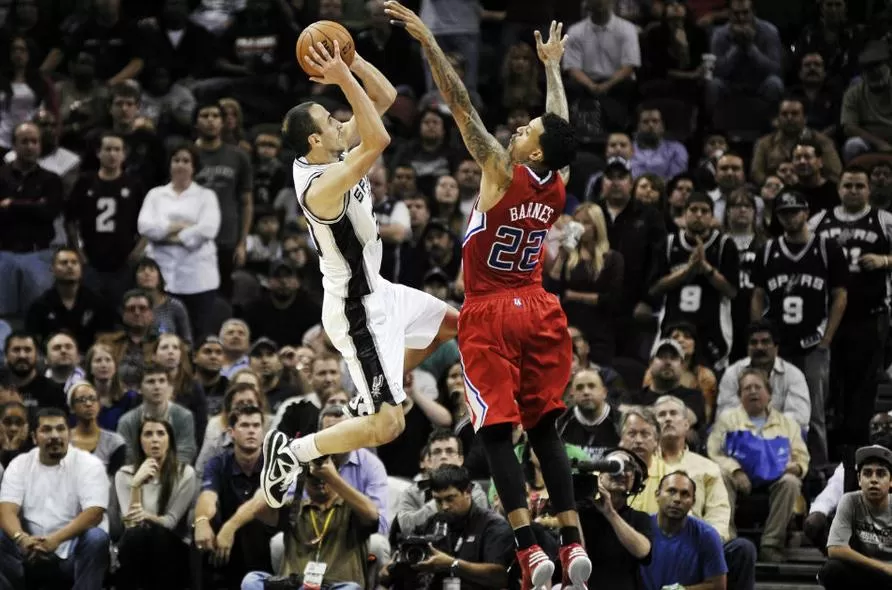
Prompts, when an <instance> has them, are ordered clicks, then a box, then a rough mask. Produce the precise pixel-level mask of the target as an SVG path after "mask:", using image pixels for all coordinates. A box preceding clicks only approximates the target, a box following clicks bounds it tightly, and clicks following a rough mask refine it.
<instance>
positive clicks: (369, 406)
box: [344, 393, 375, 418]
mask: <svg viewBox="0 0 892 590" xmlns="http://www.w3.org/2000/svg"><path fill="white" fill-rule="evenodd" d="M344 412H345V413H346V414H348V415H349V416H350V417H351V418H357V417H359V416H371V415H372V414H374V413H375V405H374V404H373V403H371V402H370V401H369V400H368V399H366V397H365V396H363V395H361V394H359V393H357V394H356V395H354V396H353V397H352V398H350V401H348V402H347V405H346V406H344Z"/></svg>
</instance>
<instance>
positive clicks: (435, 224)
mask: <svg viewBox="0 0 892 590" xmlns="http://www.w3.org/2000/svg"><path fill="white" fill-rule="evenodd" d="M432 231H441V232H443V233H447V234H448V233H451V232H450V231H449V226H448V225H446V222H445V221H443V220H442V219H431V220H430V221H428V222H427V227H425V228H424V234H423V235H422V236H421V241H422V242H423V241H424V239H425V238H426V237H427V234H428V233H430V232H432Z"/></svg>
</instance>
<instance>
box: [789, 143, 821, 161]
mask: <svg viewBox="0 0 892 590" xmlns="http://www.w3.org/2000/svg"><path fill="white" fill-rule="evenodd" d="M798 147H810V148H811V149H813V150H815V156H816V157H818V158H822V157H824V150H823V149H822V148H821V144H819V143H818V142H816V141H813V140H811V139H800V140H799V141H797V142H796V143H794V144H793V149H791V150H790V158H791V159H792V157H793V153H794V152H795V151H796V148H798Z"/></svg>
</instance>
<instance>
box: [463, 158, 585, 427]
mask: <svg viewBox="0 0 892 590" xmlns="http://www.w3.org/2000/svg"><path fill="white" fill-rule="evenodd" d="M565 202H566V191H565V188H564V182H563V180H562V179H561V177H560V175H559V174H558V173H557V172H549V173H547V174H546V175H545V176H544V177H542V178H540V177H538V176H537V175H536V173H535V172H533V171H532V170H531V169H530V168H528V167H527V166H523V165H518V166H515V167H514V173H513V177H512V181H511V184H510V185H509V186H508V188H507V190H506V191H505V194H504V195H503V197H502V199H501V200H500V201H499V202H498V203H497V204H496V205H495V206H494V207H492V208H491V209H489V210H488V211H485V212H482V211H478V210H477V206H479V202H478V204H477V205H476V206H475V208H474V211H473V213H472V214H471V219H470V222H469V223H468V229H467V232H466V234H465V238H464V242H463V244H462V246H463V248H462V267H463V273H464V283H465V303H464V305H463V306H462V309H461V314H460V315H459V320H458V345H459V351H460V353H461V359H462V366H463V368H464V376H465V385H466V388H465V392H466V393H465V395H466V396H467V403H468V408H469V410H470V413H471V421H472V424H473V426H474V429H475V431H476V430H479V429H480V428H481V427H483V426H489V425H493V424H501V423H513V424H517V423H520V424H522V425H523V427H524V429H529V428H532V427H533V426H535V425H536V423H538V421H539V419H540V418H541V417H542V416H543V415H545V414H547V413H548V412H550V411H552V410H562V409H564V404H563V401H562V397H563V393H564V389H565V387H566V385H567V381H568V380H569V378H570V366H571V364H572V360H573V353H572V344H571V342H570V335H569V332H568V330H567V318H566V316H565V315H564V311H563V310H562V309H561V305H560V301H559V300H558V298H557V297H556V296H555V295H553V294H551V293H548V292H546V291H545V289H544V288H543V287H542V248H543V246H544V243H545V236H546V234H547V233H548V230H549V229H550V228H551V226H552V225H553V224H554V222H555V221H557V219H558V218H559V217H560V215H561V214H562V213H563V210H564V204H565Z"/></svg>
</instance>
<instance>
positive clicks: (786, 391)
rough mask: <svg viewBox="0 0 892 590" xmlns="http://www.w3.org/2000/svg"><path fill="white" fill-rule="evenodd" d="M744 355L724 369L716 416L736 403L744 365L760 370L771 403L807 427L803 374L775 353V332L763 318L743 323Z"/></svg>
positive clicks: (807, 403)
mask: <svg viewBox="0 0 892 590" xmlns="http://www.w3.org/2000/svg"><path fill="white" fill-rule="evenodd" d="M746 334H747V341H748V342H747V356H746V357H745V358H742V359H740V360H739V361H737V362H736V363H734V364H733V365H731V366H730V367H728V370H727V371H725V374H724V375H722V381H721V383H720V384H719V400H718V409H717V411H716V416H718V415H720V414H722V413H723V412H726V411H728V410H731V409H733V408H737V407H740V396H739V394H738V391H739V380H740V376H741V375H742V374H743V372H744V371H745V370H747V369H748V368H753V369H759V370H761V371H763V372H764V373H765V374H766V375H768V378H769V380H770V382H771V406H772V407H773V408H774V409H776V410H778V411H779V412H781V413H782V414H785V415H787V416H789V417H790V418H792V419H793V420H795V421H796V423H797V424H799V426H800V428H802V430H803V432H807V431H808V423H809V416H810V415H811V398H810V397H809V391H808V383H807V382H806V380H805V374H803V372H802V371H800V370H799V369H798V368H797V367H796V365H794V364H793V363H791V362H789V361H786V360H784V359H783V358H781V357H780V356H779V355H778V341H777V332H776V331H775V328H774V325H773V324H772V323H771V322H769V321H767V320H759V321H756V322H753V323H751V324H750V325H749V326H747V329H746Z"/></svg>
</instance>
